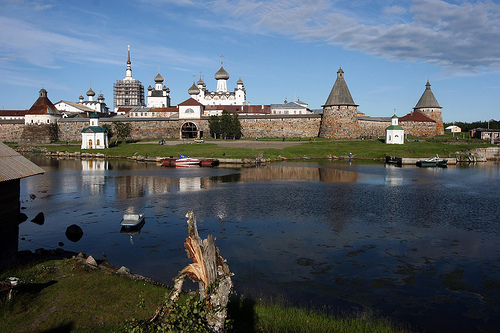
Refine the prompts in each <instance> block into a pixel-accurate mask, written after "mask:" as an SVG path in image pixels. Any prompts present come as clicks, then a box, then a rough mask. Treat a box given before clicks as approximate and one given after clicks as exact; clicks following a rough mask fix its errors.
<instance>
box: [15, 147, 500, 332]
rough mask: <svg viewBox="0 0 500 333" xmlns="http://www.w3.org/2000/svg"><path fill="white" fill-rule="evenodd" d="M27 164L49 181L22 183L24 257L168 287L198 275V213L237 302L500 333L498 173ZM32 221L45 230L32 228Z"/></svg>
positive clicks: (468, 168)
mask: <svg viewBox="0 0 500 333" xmlns="http://www.w3.org/2000/svg"><path fill="white" fill-rule="evenodd" d="M29 158H30V159H31V160H32V161H33V162H35V163H37V164H38V165H39V166H41V167H42V168H44V169H45V170H46V173H45V174H44V175H39V176H34V177H29V178H26V179H23V180H21V201H22V203H21V206H22V207H23V209H22V212H23V213H25V214H26V215H28V217H29V219H28V221H26V222H24V223H22V224H21V225H20V231H19V250H35V249H37V248H42V247H43V248H57V247H62V248H63V249H65V250H68V251H75V252H80V251H81V252H83V253H86V254H88V255H92V256H94V257H95V258H98V259H103V258H106V259H108V260H109V261H110V262H111V263H112V264H114V265H115V266H117V267H120V266H122V265H123V266H126V267H128V268H130V269H131V270H132V272H133V273H137V274H141V275H145V276H147V277H151V278H153V279H155V280H158V281H161V282H166V283H169V284H171V281H172V278H174V277H175V276H176V275H177V273H178V272H179V271H180V270H181V269H182V268H184V267H185V266H186V265H188V264H189V263H190V260H189V259H188V258H187V256H186V253H185V250H184V246H183V242H184V240H185V238H186V237H187V224H186V218H185V215H186V213H187V212H188V211H189V210H193V211H194V213H195V216H196V219H197V221H198V227H199V233H200V237H202V238H206V236H207V235H208V234H212V235H214V236H215V237H216V245H217V246H218V247H219V248H220V252H221V255H222V256H223V257H224V258H225V259H227V262H228V265H229V268H230V269H231V271H232V272H233V273H234V274H235V275H234V277H233V281H234V285H235V290H236V291H237V292H238V293H242V294H244V295H246V296H249V297H254V298H260V297H266V298H268V297H273V298H278V299H284V300H287V301H289V302H291V303H292V304H297V305H302V306H314V307H323V306H327V307H330V308H332V309H334V310H335V311H345V312H350V311H357V312H360V313H362V312H364V311H373V312H376V313H379V314H381V315H385V316H389V317H391V318H394V319H396V320H400V321H402V322H404V323H409V324H410V325H412V327H415V328H416V329H419V330H427V331H433V332H435V331H439V332H471V331H481V330H482V331H484V332H496V331H497V330H498V324H499V323H500V251H499V249H500V219H499V217H500V204H499V199H500V195H499V189H500V164H498V163H491V162H488V163H480V164H475V165H465V166H450V167H448V168H444V169H441V168H417V167H412V166H405V167H395V166H391V165H384V164H382V163H378V162H371V163H370V162H360V161H353V162H352V163H350V162H338V161H337V162H331V161H307V162H287V163H277V164H269V165H265V166H261V167H256V168H243V167H224V166H222V167H218V168H163V167H161V166H158V165H156V164H153V163H149V164H145V163H134V162H128V161H119V160H110V161H103V160H100V161H95V160H94V161H89V160H77V159H73V160H72V159H54V158H52V159H49V158H46V157H45V156H36V155H34V156H31V157H29ZM30 194H35V196H36V197H35V198H34V199H32V198H30ZM126 211H134V212H138V213H145V214H146V223H145V225H144V227H143V228H142V229H141V230H140V233H137V234H134V235H131V234H126V233H123V232H121V228H120V221H121V218H122V215H123V214H124V213H125V212H126ZM38 212H43V213H44V215H45V223H44V224H43V225H37V224H35V223H32V222H29V221H30V220H31V219H32V218H33V217H35V215H36V214H37V213H38ZM72 224H76V225H78V226H80V227H81V228H82V229H83V232H84V235H83V237H82V238H81V239H80V240H79V241H77V242H72V241H70V240H68V239H67V238H66V236H65V231H66V228H67V227H68V226H70V225H72ZM60 242H62V243H63V245H62V246H61V245H59V243H60ZM194 288H196V286H194Z"/></svg>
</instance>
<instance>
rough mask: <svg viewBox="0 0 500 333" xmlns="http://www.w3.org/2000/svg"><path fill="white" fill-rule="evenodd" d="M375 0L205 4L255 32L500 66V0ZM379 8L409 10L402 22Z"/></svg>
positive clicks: (454, 64) (463, 66)
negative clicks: (384, 0) (390, 0)
mask: <svg viewBox="0 0 500 333" xmlns="http://www.w3.org/2000/svg"><path fill="white" fill-rule="evenodd" d="M377 4H378V3H374V2H373V1H362V2H361V3H354V4H353V3H352V2H351V3H346V2H342V1H326V0H321V1H309V0H308V1H296V0H293V1H288V0H286V1H285V0H274V1H258V0H241V1H232V2H230V1H226V0H214V1H211V2H209V3H208V5H207V8H211V9H212V11H213V12H214V14H216V17H217V18H216V19H215V20H219V19H220V18H221V17H223V16H224V21H225V22H224V23H221V22H218V24H223V25H224V26H225V27H230V26H236V25H237V26H238V27H241V26H244V27H246V28H247V31H248V29H249V28H250V29H252V30H253V32H254V33H266V32H267V33H279V34H283V35H286V36H290V37H293V38H301V39H306V40H315V41H317V40H324V41H325V42H328V43H332V44H335V45H340V46H343V47H345V48H348V49H353V50H357V51H360V52H365V53H369V54H372V55H374V56H377V57H382V58H388V59H398V60H406V61H424V62H429V63H435V64H436V65H438V66H441V67H444V68H446V69H448V70H471V71H476V70H480V69H482V68H499V67H500V58H499V55H500V44H499V43H498V40H500V5H499V4H496V3H493V2H491V1H488V0H483V1H481V0H479V1H474V2H470V1H465V2H460V3H459V4H456V3H448V2H446V1H443V0H414V1H412V2H411V4H410V6H408V7H407V8H405V7H403V6H400V5H397V6H396V5H395V6H388V7H382V6H378V5H377ZM403 4H404V3H403ZM349 6H350V8H349ZM219 8H224V14H223V15H222V14H218V11H219V10H218V9H219ZM367 8H369V9H367ZM361 9H364V12H363V13H362V14H361V13H360V10H361ZM382 14H398V15H408V16H406V17H405V23H403V24H401V23H398V24H391V23H389V22H387V21H382V20H381V19H379V17H380V18H382V19H383V17H384V15H382ZM363 15H364V16H365V17H363ZM238 29H239V28H235V30H238Z"/></svg>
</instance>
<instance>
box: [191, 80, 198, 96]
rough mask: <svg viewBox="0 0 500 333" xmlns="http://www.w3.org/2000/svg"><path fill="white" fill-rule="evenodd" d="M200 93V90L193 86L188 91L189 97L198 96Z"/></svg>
mask: <svg viewBox="0 0 500 333" xmlns="http://www.w3.org/2000/svg"><path fill="white" fill-rule="evenodd" d="M199 93H200V89H198V87H197V86H196V85H195V84H194V82H193V85H192V86H191V88H189V89H188V94H189V95H198V94H199Z"/></svg>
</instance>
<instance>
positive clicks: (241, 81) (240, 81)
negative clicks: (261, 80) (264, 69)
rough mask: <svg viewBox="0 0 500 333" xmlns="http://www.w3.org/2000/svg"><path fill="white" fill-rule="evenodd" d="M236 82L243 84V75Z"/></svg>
mask: <svg viewBox="0 0 500 333" xmlns="http://www.w3.org/2000/svg"><path fill="white" fill-rule="evenodd" d="M236 84H241V85H243V80H242V79H241V77H240V78H239V80H238V81H236Z"/></svg>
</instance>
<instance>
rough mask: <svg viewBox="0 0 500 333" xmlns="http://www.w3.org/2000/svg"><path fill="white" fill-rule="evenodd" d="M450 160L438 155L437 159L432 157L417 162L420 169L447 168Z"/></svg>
mask: <svg viewBox="0 0 500 333" xmlns="http://www.w3.org/2000/svg"><path fill="white" fill-rule="evenodd" d="M447 163H448V160H444V159H442V158H440V157H439V156H438V155H436V157H431V158H428V159H426V160H420V161H417V166H419V167H441V168H446V164H447Z"/></svg>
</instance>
